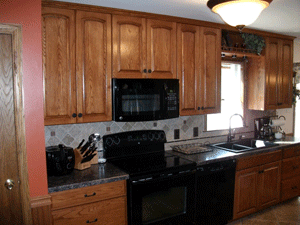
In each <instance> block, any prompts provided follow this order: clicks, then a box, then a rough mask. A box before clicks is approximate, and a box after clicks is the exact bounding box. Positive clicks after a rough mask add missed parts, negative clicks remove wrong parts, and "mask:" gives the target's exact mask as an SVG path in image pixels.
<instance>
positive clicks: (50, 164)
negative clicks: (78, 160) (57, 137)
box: [46, 144, 75, 176]
mask: <svg viewBox="0 0 300 225" xmlns="http://www.w3.org/2000/svg"><path fill="white" fill-rule="evenodd" d="M46 162H47V173H48V176H53V175H54V176H60V175H65V174H69V173H71V172H72V171H73V169H74V164H75V155H74V151H73V148H71V147H67V146H64V145H62V144H60V145H56V146H49V147H46Z"/></svg>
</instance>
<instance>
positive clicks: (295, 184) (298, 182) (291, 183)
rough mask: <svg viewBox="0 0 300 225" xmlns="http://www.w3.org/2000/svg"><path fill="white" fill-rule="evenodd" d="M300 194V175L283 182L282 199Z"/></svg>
mask: <svg viewBox="0 0 300 225" xmlns="http://www.w3.org/2000/svg"><path fill="white" fill-rule="evenodd" d="M299 194H300V176H298V177H294V178H292V179H288V180H284V181H282V182H281V201H285V200H287V199H290V198H293V197H296V196H298V195H299Z"/></svg>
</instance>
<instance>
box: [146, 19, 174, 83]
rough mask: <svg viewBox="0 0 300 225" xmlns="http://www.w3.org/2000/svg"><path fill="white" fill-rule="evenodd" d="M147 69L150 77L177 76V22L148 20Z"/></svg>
mask: <svg viewBox="0 0 300 225" xmlns="http://www.w3.org/2000/svg"><path fill="white" fill-rule="evenodd" d="M147 69H148V74H147V77H149V78H169V79H171V78H176V77H177V73H176V71H177V70H176V23H175V22H168V21H162V20H151V19H148V20H147ZM149 70H150V71H149Z"/></svg>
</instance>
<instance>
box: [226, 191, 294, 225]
mask: <svg viewBox="0 0 300 225" xmlns="http://www.w3.org/2000/svg"><path fill="white" fill-rule="evenodd" d="M228 225H300V197H298V198H294V199H292V200H289V201H286V202H284V203H282V204H279V205H276V206H273V207H271V208H268V209H266V210H264V211H261V212H258V213H256V214H253V215H251V216H248V217H244V218H242V219H239V220H237V221H234V222H231V223H229V224H228Z"/></svg>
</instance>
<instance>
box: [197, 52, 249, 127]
mask: <svg viewBox="0 0 300 225" xmlns="http://www.w3.org/2000/svg"><path fill="white" fill-rule="evenodd" d="M223 63H231V64H240V65H241V81H242V82H243V84H244V94H243V98H244V103H243V117H244V121H248V120H247V117H248V115H247V113H246V111H247V110H246V106H247V98H246V96H247V95H246V93H247V85H246V81H247V76H246V63H247V61H246V60H243V59H238V58H236V59H232V58H225V59H222V60H221V69H222V64H223ZM221 88H222V80H221ZM220 92H221V90H220ZM221 93H222V92H221ZM221 101H222V96H221ZM220 105H221V102H220ZM221 110H222V109H221ZM207 115H209V114H206V115H205V118H204V131H203V132H216V131H226V130H229V121H228V128H226V129H217V130H207ZM243 128H245V127H244V126H243V127H238V128H234V129H243Z"/></svg>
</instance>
